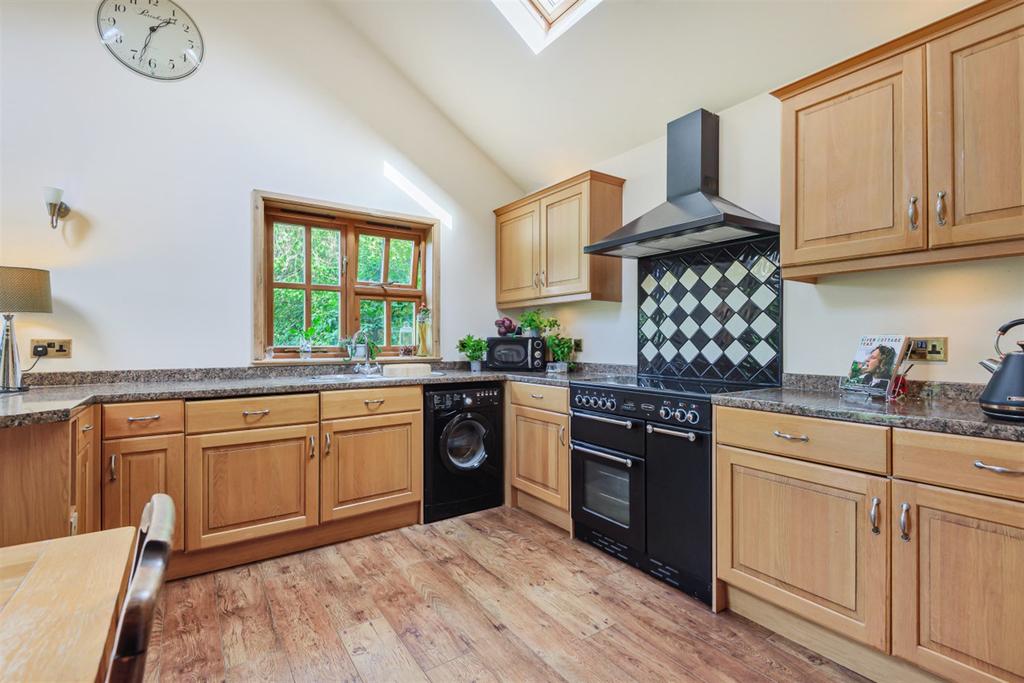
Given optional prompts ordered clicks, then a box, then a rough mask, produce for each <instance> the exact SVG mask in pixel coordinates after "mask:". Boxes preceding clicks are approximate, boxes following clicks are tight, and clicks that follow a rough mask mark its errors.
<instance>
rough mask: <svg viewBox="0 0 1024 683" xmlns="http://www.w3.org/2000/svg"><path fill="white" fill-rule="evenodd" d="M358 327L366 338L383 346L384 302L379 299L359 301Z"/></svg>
mask: <svg viewBox="0 0 1024 683" xmlns="http://www.w3.org/2000/svg"><path fill="white" fill-rule="evenodd" d="M359 327H360V328H361V329H362V330H363V332H365V333H366V336H367V338H368V339H369V340H370V341H372V342H374V343H376V344H377V345H378V346H384V302H383V301H382V300H380V299H361V300H360V301H359Z"/></svg>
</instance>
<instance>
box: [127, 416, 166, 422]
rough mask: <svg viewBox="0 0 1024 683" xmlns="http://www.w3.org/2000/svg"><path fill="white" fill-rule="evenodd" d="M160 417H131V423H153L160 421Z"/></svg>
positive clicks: (129, 419)
mask: <svg viewBox="0 0 1024 683" xmlns="http://www.w3.org/2000/svg"><path fill="white" fill-rule="evenodd" d="M159 419H160V415H143V416H142V417H129V418H128V421H129V422H152V421H153V420H159Z"/></svg>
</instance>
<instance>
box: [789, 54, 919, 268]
mask: <svg viewBox="0 0 1024 683" xmlns="http://www.w3.org/2000/svg"><path fill="white" fill-rule="evenodd" d="M923 86H924V49H923V48H918V49H916V50H911V51H910V52H907V53H905V54H903V55H899V56H896V57H893V58H891V59H888V60H886V61H884V62H880V63H878V64H874V65H872V66H869V67H866V68H864V69H861V70H860V71H856V72H854V73H852V74H849V75H847V76H843V77H841V78H837V79H836V80H834V81H830V82H829V83H826V84H824V85H821V86H819V87H817V88H814V89H812V90H809V91H807V92H805V93H802V94H800V95H797V96H795V97H793V98H791V99H789V100H786V101H785V102H784V103H783V111H782V232H781V248H782V263H783V265H797V264H802V263H813V262H817V261H832V260H839V259H849V258H860V257H867V256H876V255H879V254H891V253H897V252H904V251H911V250H916V249H923V248H925V246H926V244H927V241H926V238H925V233H926V230H925V221H926V214H927V207H926V204H927V202H926V201H925V196H924V192H925V186H924V164H925V159H924V157H925V145H924V126H923V125H922V121H923V120H924V87H923ZM913 197H916V198H917V201H916V202H913V204H912V203H911V200H912V198H913ZM912 206H913V208H914V212H913V220H911V213H910V208H911V207H912Z"/></svg>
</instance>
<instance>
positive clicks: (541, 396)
mask: <svg viewBox="0 0 1024 683" xmlns="http://www.w3.org/2000/svg"><path fill="white" fill-rule="evenodd" d="M530 398H535V399H537V400H538V401H540V400H541V399H543V398H544V394H530Z"/></svg>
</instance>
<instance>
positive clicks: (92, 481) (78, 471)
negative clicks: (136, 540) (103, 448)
mask: <svg viewBox="0 0 1024 683" xmlns="http://www.w3.org/2000/svg"><path fill="white" fill-rule="evenodd" d="M98 413H99V409H98V408H96V407H92V408H87V409H86V410H84V411H82V412H81V413H80V414H79V415H78V416H77V417H75V419H74V420H72V421H71V430H72V432H71V433H72V440H73V442H74V447H73V451H72V452H74V453H75V458H74V461H75V474H74V478H73V481H74V484H75V490H74V492H73V493H72V495H73V496H74V501H73V502H74V505H75V508H76V511H77V513H78V533H80V534H87V533H90V532H92V531H99V530H100V467H99V464H100V462H99V461H100V456H99V449H100V445H99V433H100V430H99V424H98V422H97V420H96V418H97V417H98V416H99V415H98Z"/></svg>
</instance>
